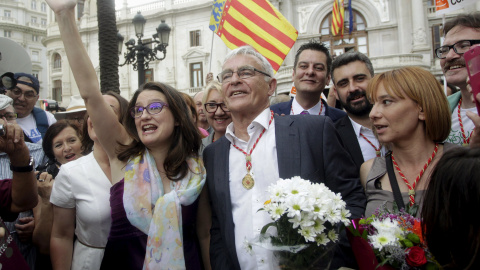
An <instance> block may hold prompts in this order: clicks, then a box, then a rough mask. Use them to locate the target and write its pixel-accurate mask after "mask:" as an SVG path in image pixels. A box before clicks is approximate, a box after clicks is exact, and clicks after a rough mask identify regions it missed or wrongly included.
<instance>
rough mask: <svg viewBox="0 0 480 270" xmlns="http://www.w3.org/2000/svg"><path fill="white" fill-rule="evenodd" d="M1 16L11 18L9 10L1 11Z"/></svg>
mask: <svg viewBox="0 0 480 270" xmlns="http://www.w3.org/2000/svg"><path fill="white" fill-rule="evenodd" d="M3 16H4V17H7V18H10V17H11V16H12V12H11V11H10V10H4V11H3Z"/></svg>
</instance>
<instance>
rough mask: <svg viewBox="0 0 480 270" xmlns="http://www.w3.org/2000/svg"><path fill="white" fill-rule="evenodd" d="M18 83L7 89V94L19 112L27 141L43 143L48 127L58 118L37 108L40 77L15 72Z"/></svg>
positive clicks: (19, 122)
mask: <svg viewBox="0 0 480 270" xmlns="http://www.w3.org/2000/svg"><path fill="white" fill-rule="evenodd" d="M14 78H15V79H16V80H17V85H16V86H14V87H13V88H11V89H7V91H6V93H5V94H6V95H7V96H9V97H10V98H12V99H13V107H14V108H15V111H16V112H17V115H18V118H17V123H18V125H19V126H21V127H22V129H23V132H24V133H25V136H26V137H25V140H26V141H27V142H32V143H38V144H42V138H43V136H44V134H45V132H46V131H47V129H48V127H49V126H50V125H52V124H54V123H55V122H57V120H55V117H54V116H53V114H51V113H50V112H47V111H44V110H42V109H40V108H36V107H35V104H36V103H37V100H38V98H39V95H38V94H39V91H40V84H39V82H38V79H37V78H36V77H35V76H33V75H31V74H26V73H15V74H14Z"/></svg>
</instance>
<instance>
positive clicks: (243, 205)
mask: <svg viewBox="0 0 480 270" xmlns="http://www.w3.org/2000/svg"><path fill="white" fill-rule="evenodd" d="M270 117H271V113H270V109H265V110H264V111H263V112H262V113H261V114H260V115H258V116H257V118H255V120H253V122H252V123H251V124H250V125H249V126H248V128H247V129H248V135H249V136H250V139H249V140H248V142H245V141H243V140H241V139H239V138H237V137H236V136H235V134H234V126H233V123H230V125H228V127H227V130H226V133H225V137H226V138H227V139H228V140H229V141H230V142H231V145H230V156H229V168H230V174H229V182H230V196H231V200H232V214H233V222H234V224H236V225H235V247H236V250H237V257H238V261H239V263H240V268H241V269H278V266H277V265H278V264H277V263H276V262H275V261H274V259H273V252H271V251H268V250H266V249H264V248H261V247H258V246H253V250H252V252H251V253H249V252H248V251H247V250H246V249H245V244H244V243H245V240H248V241H251V240H252V239H253V238H254V237H256V236H258V235H259V234H260V230H261V229H262V227H263V226H264V225H266V224H268V223H270V222H272V219H271V218H270V217H269V216H268V214H267V213H266V212H264V211H260V212H257V211H258V209H260V208H262V207H263V203H264V202H265V201H267V200H268V194H267V192H266V191H267V187H268V186H269V185H270V184H273V183H275V182H276V181H277V180H278V179H279V176H278V161H277V148H276V144H275V142H276V141H275V121H272V123H271V124H270V126H269V125H268V123H269V121H270ZM264 128H265V129H266V131H265V133H264V134H263V136H262V138H261V139H260V140H259V141H258V143H257V146H256V147H255V149H254V150H253V152H252V155H251V157H252V161H251V162H252V175H253V178H254V181H255V185H254V186H253V188H252V189H250V190H247V189H246V188H245V187H243V185H242V180H243V177H244V176H245V175H246V174H247V169H246V165H245V163H246V161H245V155H244V154H243V153H242V152H240V151H239V150H238V149H236V148H235V147H234V146H233V144H235V145H237V146H238V147H240V149H243V150H244V151H245V152H247V153H249V152H250V149H251V148H252V147H253V144H255V141H256V140H257V138H258V136H259V135H260V133H261V132H262V130H263V129H264ZM270 228H272V227H270ZM267 232H269V233H275V231H274V230H273V228H272V230H270V229H269V230H268V231H267Z"/></svg>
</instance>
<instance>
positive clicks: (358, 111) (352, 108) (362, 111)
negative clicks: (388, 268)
mask: <svg viewBox="0 0 480 270" xmlns="http://www.w3.org/2000/svg"><path fill="white" fill-rule="evenodd" d="M359 96H362V97H363V100H362V101H356V102H355V104H352V100H353V99H356V98H358V97H359ZM339 101H340V104H342V106H343V108H345V110H346V111H347V112H348V113H350V114H353V115H356V116H365V115H368V114H369V113H370V111H371V110H372V107H373V105H372V104H371V103H370V102H369V101H368V99H367V97H366V95H365V91H360V90H357V91H355V92H353V93H350V94H349V95H348V96H347V100H346V101H343V100H342V99H340V100H339Z"/></svg>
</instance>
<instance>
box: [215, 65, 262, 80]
mask: <svg viewBox="0 0 480 270" xmlns="http://www.w3.org/2000/svg"><path fill="white" fill-rule="evenodd" d="M255 72H258V73H260V74H263V75H265V76H268V77H271V76H270V75H269V74H268V73H266V72H263V71H261V70H258V69H256V68H254V67H248V66H247V67H241V68H239V69H238V70H237V71H232V70H224V71H222V72H221V73H220V74H218V75H217V79H218V81H219V82H220V83H229V82H230V81H231V80H232V76H233V73H237V75H238V77H239V78H240V79H247V78H250V77H253V76H255Z"/></svg>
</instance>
